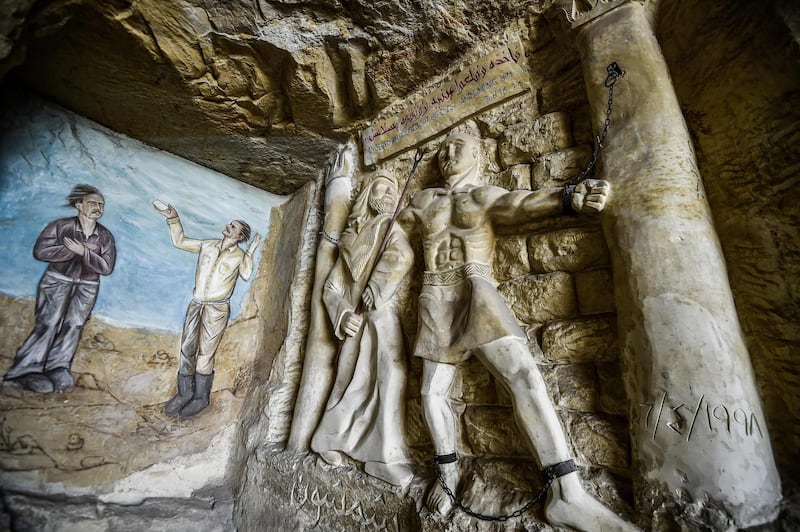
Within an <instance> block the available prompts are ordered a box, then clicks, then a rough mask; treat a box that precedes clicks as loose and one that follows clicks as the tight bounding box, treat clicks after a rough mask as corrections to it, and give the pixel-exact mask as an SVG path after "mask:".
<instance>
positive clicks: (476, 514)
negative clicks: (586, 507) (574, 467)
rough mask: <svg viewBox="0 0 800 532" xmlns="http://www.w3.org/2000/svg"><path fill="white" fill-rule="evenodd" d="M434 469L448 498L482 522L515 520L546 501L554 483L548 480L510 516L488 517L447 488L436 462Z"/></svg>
mask: <svg viewBox="0 0 800 532" xmlns="http://www.w3.org/2000/svg"><path fill="white" fill-rule="evenodd" d="M433 467H434V469H435V470H436V477H437V478H438V479H439V484H440V485H441V486H442V489H443V490H444V492H445V493H446V494H447V496H448V497H450V500H451V501H453V504H454V505H456V506H457V507H458V508H459V509H460V510H461V511H463V512H464V513H465V514H468V515H471V516H472V517H475V518H477V519H480V520H481V521H499V522H505V521H508V520H509V519H515V518H517V517H519V516H521V515H522V514H524V513H525V512H527V511H528V510H529V509H530V507H531V506H533V505H534V504H537V503H539V502H541V501H542V500H544V497H545V496H546V495H547V490H548V489H550V484H552V483H553V481H552V480H551V479H546V480H545V482H544V486H542V489H541V491H540V492H539V493H538V494H537V495H536V496H535V497H534V498H533V499H531V500H530V501H528V502H527V503H525V505H524V506H522V507H520V508H517V509H516V510H514V511H513V512H511V513H510V514H508V515H486V514H482V513H480V512H476V511H475V510H473V509H472V508H470V507H469V506H467V505H465V504H464V503H463V502H461V501H460V500H458V497H456V495H455V493H453V491H452V490H451V489H450V488H448V487H447V483H446V482H445V480H444V476H443V475H442V470H441V469H439V464H437V463H436V462H434V463H433Z"/></svg>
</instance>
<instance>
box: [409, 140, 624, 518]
mask: <svg viewBox="0 0 800 532" xmlns="http://www.w3.org/2000/svg"><path fill="white" fill-rule="evenodd" d="M438 162H439V168H440V170H441V173H442V176H443V177H444V178H445V179H446V181H447V188H428V189H424V190H421V191H419V192H418V193H416V194H415V195H414V197H413V199H412V201H411V203H410V205H409V206H408V207H406V209H404V211H403V213H402V214H401V221H402V223H403V225H404V226H405V227H406V228H408V229H409V230H413V231H415V232H417V233H419V234H420V236H421V239H422V249H423V256H424V260H425V273H424V278H423V287H422V290H421V293H420V297H419V331H418V335H417V340H416V345H415V348H414V354H415V355H416V356H418V357H421V358H423V359H424V363H423V376H422V401H423V408H424V411H425V419H426V422H427V425H428V428H429V430H430V433H431V437H432V439H433V444H434V448H435V452H436V456H435V460H436V462H437V463H438V464H439V467H440V468H441V472H442V476H443V479H444V481H445V482H446V484H447V486H448V488H449V489H450V490H451V491H452V492H453V493H457V489H458V483H459V470H458V466H457V463H456V460H457V458H456V454H455V445H456V424H455V417H454V415H453V412H452V410H451V409H450V405H449V402H448V392H449V390H450V387H451V385H452V383H453V379H454V377H455V375H456V371H457V364H459V363H461V362H463V361H465V360H466V359H468V358H469V357H470V356H472V355H475V356H477V357H478V359H479V360H480V361H481V362H482V363H483V364H484V365H485V366H486V367H487V368H488V369H489V370H490V371H491V372H492V374H493V375H494V376H495V377H496V378H497V380H498V381H499V382H501V383H502V384H503V385H504V386H505V387H506V388H507V389H508V390H509V391H510V393H511V396H512V398H513V404H514V412H515V416H516V420H517V424H518V425H519V427H520V429H521V430H522V432H523V434H525V436H526V437H527V439H528V441H529V443H530V444H531V446H532V448H533V451H534V455H535V457H536V458H537V460H538V461H539V464H540V466H541V467H542V468H543V473H544V475H545V476H546V477H549V478H554V477H555V480H554V481H553V483H552V486H551V490H550V493H549V495H548V499H547V502H546V505H545V516H546V517H547V519H548V521H549V522H550V523H551V524H553V525H556V526H559V525H561V526H564V525H566V526H571V527H573V528H577V529H580V530H604V531H607V530H624V529H628V528H631V526H630V525H629V524H628V523H626V522H625V521H623V520H622V519H621V518H619V517H618V516H617V515H615V514H614V513H612V512H611V511H610V510H609V509H608V508H606V507H605V506H603V505H602V504H601V503H600V502H598V501H597V500H595V499H594V498H592V497H591V496H590V495H589V494H588V493H586V491H584V489H583V486H582V485H581V483H580V479H579V478H578V474H577V473H576V472H575V471H576V470H575V466H574V462H573V461H572V460H571V458H570V455H569V447H568V445H567V441H566V438H565V435H564V431H563V429H562V428H561V424H560V422H559V419H558V416H557V414H556V412H555V409H554V408H553V405H552V403H551V402H550V398H549V397H548V394H547V390H546V389H545V383H544V380H543V378H542V375H541V373H540V372H539V369H538V367H537V366H536V364H535V363H534V359H533V357H532V356H531V354H530V352H529V350H528V347H527V343H526V336H525V333H524V332H523V331H522V329H521V327H520V326H519V324H518V323H517V321H516V319H515V317H514V315H513V314H512V313H511V310H510V309H509V308H508V306H507V304H506V303H505V301H504V300H503V299H502V297H501V296H500V294H499V292H498V291H497V289H496V284H497V283H496V281H495V280H494V279H493V278H492V275H491V262H492V255H493V252H494V246H495V232H494V231H495V226H497V225H512V224H520V223H524V222H527V221H531V220H535V219H539V218H543V217H546V216H554V215H558V214H560V213H561V212H562V210H563V209H564V208H565V205H566V206H567V207H568V208H569V207H571V208H572V209H574V210H575V211H577V212H587V213H592V212H598V211H600V210H602V209H603V207H604V205H605V202H606V199H607V197H608V193H609V184H608V183H607V182H605V181H599V180H591V179H587V180H585V181H583V182H582V183H580V184H579V185H578V186H577V187H576V188H575V189H574V192H573V193H572V194H571V197H570V195H567V196H566V197H565V195H564V193H563V189H561V188H554V189H545V190H537V191H533V192H531V191H524V190H518V191H513V192H509V191H507V190H504V189H502V188H499V187H495V186H488V185H484V184H483V183H482V182H481V165H480V145H479V143H478V141H477V139H475V138H474V137H472V136H471V135H467V134H463V133H451V134H450V135H449V136H448V137H447V138H446V139H445V141H444V143H443V144H442V146H441V147H440V149H439V153H438ZM427 503H428V506H429V508H430V509H431V511H438V512H439V513H441V514H443V515H446V514H447V513H448V512H449V511H450V510H451V508H452V501H451V500H450V498H449V496H448V495H447V494H446V493H445V491H444V490H443V489H442V487H441V485H440V484H439V483H437V484H436V485H435V486H434V487H433V488H432V489H431V491H430V493H429V495H428V501H427Z"/></svg>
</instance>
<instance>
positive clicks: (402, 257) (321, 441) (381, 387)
mask: <svg viewBox="0 0 800 532" xmlns="http://www.w3.org/2000/svg"><path fill="white" fill-rule="evenodd" d="M397 201H398V198H397V185H396V184H395V183H394V181H393V180H391V179H389V178H387V177H384V176H377V177H376V178H375V179H373V180H372V181H371V182H370V183H369V184H368V185H367V186H366V187H365V188H364V190H363V192H362V193H361V194H360V196H359V198H358V199H357V200H356V203H355V205H354V207H353V210H352V213H351V215H350V217H349V220H348V227H347V229H346V230H345V231H344V232H343V233H342V235H341V239H340V242H339V258H338V259H337V261H336V263H335V264H334V266H333V269H332V270H331V273H330V275H329V277H328V279H327V281H326V283H325V287H324V289H323V296H322V298H323V301H324V302H325V306H326V308H327V310H328V315H329V317H330V320H331V323H332V324H333V329H334V332H335V334H336V336H337V337H338V338H339V339H340V340H344V343H343V345H342V348H341V351H340V353H339V362H338V368H337V372H336V381H335V383H334V386H333V390H332V391H331V395H330V398H329V400H328V403H327V406H326V408H325V413H324V414H323V417H322V420H321V422H320V424H319V426H318V427H317V430H316V432H315V433H314V436H313V438H312V440H311V449H312V450H314V451H315V452H317V453H319V454H320V455H321V456H322V457H323V459H325V460H326V461H327V462H329V463H331V464H334V465H338V464H339V463H341V461H342V457H341V454H340V453H344V454H347V455H348V456H350V457H352V458H354V459H356V460H359V461H361V462H364V469H365V471H366V472H367V473H369V474H370V475H372V476H375V477H377V478H380V479H383V480H385V481H387V482H389V483H391V484H394V485H398V486H404V485H406V484H407V483H408V482H409V481H410V480H411V477H412V473H411V470H410V468H409V467H408V465H407V461H408V451H407V447H406V443H405V432H406V431H405V386H406V368H405V350H404V341H403V333H402V329H401V326H400V317H399V308H398V306H399V302H398V298H399V295H400V293H401V291H402V290H403V289H404V288H406V287H407V280H408V276H409V271H410V268H411V265H412V264H413V262H414V253H413V250H412V249H411V247H410V245H409V243H408V240H407V238H406V236H405V234H404V233H403V231H402V230H401V229H400V228H399V227H396V226H395V227H390V224H391V219H392V214H393V211H394V209H395V205H396V204H397ZM387 230H388V231H389V235H388V237H387V242H386V247H385V250H384V251H383V253H380V248H381V244H382V241H383V235H384V234H385V233H386V231H387ZM379 253H380V256H379ZM359 299H362V300H363V308H364V312H363V313H357V311H356V308H357V306H358V302H359Z"/></svg>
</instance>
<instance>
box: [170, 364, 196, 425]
mask: <svg viewBox="0 0 800 532" xmlns="http://www.w3.org/2000/svg"><path fill="white" fill-rule="evenodd" d="M193 397H194V375H183V374H181V373H178V392H177V393H176V394H175V396H174V397H173V398H172V399H170V400H169V401H167V404H166V406H165V407H164V413H165V414H166V415H168V416H174V415H176V414H177V413H178V412H180V411H181V408H183V407H184V406H186V404H187V403H188V402H189V401H191V400H192V398H193Z"/></svg>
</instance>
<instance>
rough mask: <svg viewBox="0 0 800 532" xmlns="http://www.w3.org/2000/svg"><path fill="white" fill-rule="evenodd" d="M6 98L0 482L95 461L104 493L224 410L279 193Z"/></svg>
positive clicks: (77, 470) (239, 383) (34, 482)
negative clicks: (195, 424) (196, 421)
mask: <svg viewBox="0 0 800 532" xmlns="http://www.w3.org/2000/svg"><path fill="white" fill-rule="evenodd" d="M4 99H5V101H6V102H7V103H8V105H6V106H5V109H4V110H3V111H2V120H1V121H0V239H2V241H3V242H4V250H5V252H4V253H3V256H2V258H0V263H2V268H3V275H2V276H0V301H2V311H0V331H2V333H3V334H2V335H0V337H1V338H2V339H1V340H0V375H3V376H4V378H3V381H2V384H1V385H0V434H2V437H0V485H5V486H13V488H14V489H15V490H18V491H19V490H22V491H25V489H26V486H27V487H28V488H29V489H31V490H34V491H37V492H41V490H42V489H44V491H51V490H52V491H53V492H54V493H62V492H63V490H64V489H66V488H65V487H64V484H62V482H63V481H65V480H67V479H69V482H68V483H70V484H71V483H75V482H77V483H79V484H80V483H81V482H85V483H87V484H88V483H96V482H98V480H97V478H96V477H97V475H100V477H101V478H102V480H101V481H100V482H101V484H103V482H106V483H107V485H106V486H105V488H106V490H107V491H108V497H110V498H111V499H114V497H119V496H120V495H119V493H120V490H122V491H121V492H122V493H125V495H124V497H128V498H130V497H131V489H130V487H127V488H126V487H121V485H120V484H119V481H120V479H123V478H126V477H128V476H130V475H131V474H135V473H136V472H137V471H140V470H141V469H142V468H146V467H148V466H149V464H152V463H154V462H158V461H159V460H162V459H164V457H165V456H166V457H169V456H174V455H176V453H178V452H179V450H180V452H192V451H194V452H200V451H201V450H202V449H205V448H206V447H207V446H208V445H209V442H213V441H214V438H215V437H217V436H218V435H219V434H220V431H222V432H225V429H224V427H225V425H224V423H227V422H228V421H229V420H232V419H234V418H235V412H236V411H237V410H238V407H239V405H240V403H241V400H242V399H243V390H244V389H245V388H246V386H245V385H244V383H246V382H247V381H248V379H250V378H251V376H252V375H251V372H252V370H251V369H249V368H250V367H251V365H250V364H249V362H251V361H252V357H253V351H254V349H252V348H251V347H250V344H248V343H247V342H248V341H249V340H243V338H252V337H254V336H255V331H254V330H253V328H254V327H255V326H256V325H254V323H255V322H256V321H257V320H255V319H253V318H254V316H255V314H256V312H257V310H256V308H257V304H255V303H254V302H253V298H254V296H253V293H252V291H251V288H252V285H253V283H254V282H257V281H256V279H257V278H258V265H259V261H260V251H261V250H260V244H261V242H262V239H263V238H264V237H266V235H267V231H268V226H269V219H270V212H271V209H272V208H273V207H274V206H276V205H279V204H280V203H282V202H283V198H281V197H279V196H275V195H272V194H269V193H267V192H264V191H261V190H259V189H256V188H254V187H251V186H248V185H245V184H243V183H241V182H238V181H235V180H233V179H230V178H227V177H226V176H223V175H221V174H218V173H215V172H213V171H210V170H208V169H206V168H203V167H200V166H198V165H195V164H193V163H190V162H188V161H185V160H182V159H180V158H178V157H175V156H173V155H170V154H168V153H165V152H162V151H159V150H156V149H153V148H150V147H148V146H146V145H144V144H141V143H139V142H137V141H134V140H132V139H129V138H127V137H125V136H123V135H120V134H117V133H115V132H112V131H109V130H108V129H106V128H104V127H102V126H100V125H98V124H96V123H93V122H91V121H89V120H87V119H84V118H82V117H79V116H76V115H74V114H72V113H70V112H68V111H66V110H64V109H61V108H59V107H57V106H55V105H53V104H50V103H47V102H43V101H41V100H38V99H35V98H32V97H30V96H20V95H16V94H6V95H5V98H4ZM245 330H246V331H247V332H246V333H245V332H243V331H245ZM176 377H177V382H176ZM212 383H213V387H212ZM212 391H213V392H214V395H213V396H214V397H215V399H214V400H211V397H212ZM209 404H211V408H207V407H208V406H209ZM201 412H203V416H199V417H198V419H202V420H203V426H202V427H201V428H198V427H192V426H191V421H192V420H190V418H194V417H195V416H197V415H198V414H200V413H201ZM218 420H224V421H222V422H221V423H217V421H218ZM144 449H147V451H144ZM214 459H215V460H224V459H225V457H224V456H215V457H214ZM212 461H213V460H212ZM32 472H36V473H35V474H33V473H32ZM89 473H91V474H89ZM82 474H86V475H87V476H86V477H85V478H83V480H80V479H81V478H82V477H81V475H82ZM76 475H77V476H76ZM190 477H191V475H189V476H187V478H190ZM92 478H94V480H92ZM76 479H77V480H76ZM42 482H44V484H42ZM42 486H45V487H44V488H42ZM147 486H148V483H147V482H142V481H141V479H140V480H139V481H137V488H136V489H135V490H133V491H137V490H138V491H141V490H144V491H147V490H152V489H157V488H156V487H155V486H157V483H155V484H154V485H153V486H150V487H147ZM115 493H116V495H115ZM152 495H153V493H152V491H150V492H148V493H147V495H144V494H143V495H141V496H142V497H144V496H152ZM135 496H139V495H135Z"/></svg>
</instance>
